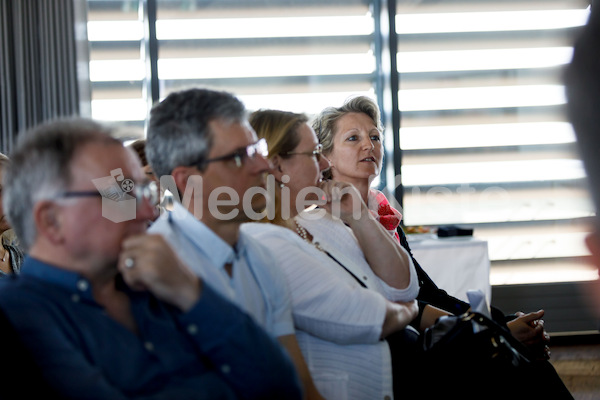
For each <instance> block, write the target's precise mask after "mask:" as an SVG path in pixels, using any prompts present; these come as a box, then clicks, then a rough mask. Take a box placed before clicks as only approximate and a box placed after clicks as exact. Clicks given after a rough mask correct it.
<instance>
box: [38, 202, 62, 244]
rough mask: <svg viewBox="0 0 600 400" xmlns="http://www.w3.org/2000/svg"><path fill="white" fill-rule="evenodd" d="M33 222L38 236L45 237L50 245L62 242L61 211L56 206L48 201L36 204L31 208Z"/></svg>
mask: <svg viewBox="0 0 600 400" xmlns="http://www.w3.org/2000/svg"><path fill="white" fill-rule="evenodd" d="M33 220H34V223H35V226H36V229H37V232H38V235H40V236H43V237H45V238H46V239H47V240H48V241H50V242H51V243H52V244H59V243H61V242H62V241H63V239H64V235H63V232H62V225H63V224H62V209H61V208H60V206H59V205H58V204H56V203H55V202H53V201H50V200H43V201H40V202H38V203H37V204H36V205H35V206H34V207H33Z"/></svg>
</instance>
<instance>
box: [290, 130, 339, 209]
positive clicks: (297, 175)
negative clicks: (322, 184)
mask: <svg viewBox="0 0 600 400" xmlns="http://www.w3.org/2000/svg"><path fill="white" fill-rule="evenodd" d="M297 134H298V136H299V138H300V141H299V142H298V145H297V146H296V148H294V149H293V150H292V151H291V153H296V154H294V155H290V156H288V157H286V158H281V161H280V166H279V168H280V171H279V173H280V174H281V175H282V176H284V175H287V177H288V178H289V182H285V185H286V186H287V187H288V188H289V190H290V201H291V202H292V203H294V204H292V210H295V200H296V196H297V195H298V193H299V192H300V191H301V190H302V189H304V188H307V187H311V186H316V185H317V184H318V183H319V181H320V179H321V171H322V170H324V169H326V168H328V167H329V163H328V162H327V160H326V159H325V158H324V157H317V156H315V155H312V154H311V152H312V151H314V150H315V148H316V147H317V145H318V144H319V141H318V139H317V136H316V135H315V131H314V130H313V129H312V128H311V127H310V125H308V124H306V123H304V124H302V125H300V127H299V128H298V132H297ZM298 153H301V154H298ZM286 180H287V178H286Z"/></svg>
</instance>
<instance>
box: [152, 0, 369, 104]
mask: <svg viewBox="0 0 600 400" xmlns="http://www.w3.org/2000/svg"><path fill="white" fill-rule="evenodd" d="M156 25H157V26H156V33H157V38H158V41H159V60H158V74H159V79H160V84H161V96H166V95H167V94H168V93H169V92H171V91H174V90H180V89H182V88H185V87H189V86H208V87H213V88H217V89H222V90H228V91H231V92H233V93H235V94H236V95H238V96H239V97H240V98H241V99H242V101H244V103H245V104H246V106H247V107H248V108H249V109H251V110H255V109H258V108H279V109H284V110H290V111H296V112H305V113H308V114H309V115H312V114H316V113H318V112H319V111H320V110H321V109H322V108H324V107H327V106H331V105H336V104H341V103H342V102H343V101H344V99H345V98H346V97H348V96H350V95H353V94H368V95H370V96H374V87H373V85H374V83H373V82H374V76H375V55H374V53H373V46H372V43H373V34H374V23H373V17H372V15H371V13H370V6H369V2H367V1H346V2H341V1H312V0H311V1H227V2H223V3H221V2H219V3H215V2H212V3H211V5H210V6H203V5H202V3H201V2H190V1H161V0H159V1H158V16H157V24H156Z"/></svg>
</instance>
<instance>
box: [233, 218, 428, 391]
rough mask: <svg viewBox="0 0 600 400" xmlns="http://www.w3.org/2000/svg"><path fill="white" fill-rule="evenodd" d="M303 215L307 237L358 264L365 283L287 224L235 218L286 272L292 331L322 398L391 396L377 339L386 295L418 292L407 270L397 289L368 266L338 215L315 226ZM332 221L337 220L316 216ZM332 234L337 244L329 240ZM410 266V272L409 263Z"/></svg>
mask: <svg viewBox="0 0 600 400" xmlns="http://www.w3.org/2000/svg"><path fill="white" fill-rule="evenodd" d="M303 222H304V221H303V220H302V219H301V218H300V219H299V223H301V224H302V225H303V226H304V227H305V228H306V229H307V230H308V231H309V232H310V233H311V234H312V235H313V236H314V238H315V241H319V243H320V244H321V245H322V247H323V248H325V249H327V250H328V252H330V253H331V254H332V255H333V256H334V257H335V258H336V259H337V260H338V261H340V262H341V263H342V264H343V265H344V266H345V267H346V268H348V269H350V270H352V271H353V273H355V274H357V272H358V274H357V276H358V277H360V279H362V280H363V281H364V282H365V283H366V284H367V287H368V288H369V289H371V290H368V289H365V288H364V287H362V286H361V285H360V284H359V283H358V282H357V280H356V279H355V278H354V277H353V276H352V275H350V274H349V273H348V272H347V271H346V270H345V269H344V268H342V267H341V266H340V265H339V264H338V263H337V262H335V261H334V260H333V259H332V258H330V257H329V256H328V255H327V254H325V253H324V252H322V251H320V250H318V249H317V248H316V247H315V246H314V245H312V244H310V243H308V242H306V241H304V240H303V239H302V238H301V237H300V236H299V235H297V234H296V233H295V232H293V231H291V230H290V229H287V228H283V227H280V226H276V225H273V224H265V223H248V224H244V225H242V230H243V231H244V232H245V233H247V234H249V235H252V236H254V237H255V238H257V239H259V240H260V242H261V243H262V244H263V245H265V246H267V247H268V248H269V249H270V250H271V252H272V253H273V255H274V257H275V259H276V262H277V264H278V266H279V267H280V268H282V270H283V271H284V273H285V275H286V278H287V280H288V283H289V286H290V289H291V294H292V303H293V305H292V314H293V317H294V324H295V327H296V336H297V339H298V343H299V345H300V348H301V350H302V353H303V355H304V358H305V360H306V362H307V364H308V367H309V370H310V372H311V375H312V377H313V380H314V381H315V384H316V386H317V388H318V389H319V391H320V393H321V394H322V395H323V396H324V397H325V398H327V399H356V400H362V399H392V398H393V391H392V390H393V388H392V368H391V366H392V364H391V357H390V351H389V347H388V345H387V343H386V342H385V341H382V340H380V339H379V338H380V336H381V328H382V325H383V321H384V318H385V309H386V298H388V299H389V300H401V301H409V300H413V299H414V298H415V297H416V295H417V293H418V283H417V280H416V277H415V278H414V279H412V275H411V284H410V285H409V286H408V287H407V288H405V289H395V288H391V287H389V286H388V285H386V284H385V283H384V282H382V281H381V280H380V279H379V278H378V277H377V276H376V275H375V274H374V273H373V271H372V270H371V269H370V267H369V265H368V264H367V262H366V260H365V258H364V255H363V254H362V251H361V250H360V247H359V246H358V243H357V241H356V239H355V238H354V236H353V235H352V232H349V234H350V236H348V231H349V229H348V228H347V227H346V226H345V225H344V224H343V223H341V224H337V223H336V224H335V225H336V228H335V229H331V228H330V227H329V228H327V229H324V231H325V232H321V229H320V228H319V229H318V227H317V226H314V225H310V224H309V223H306V224H304V223H303ZM310 222H313V221H310ZM332 222H337V221H330V222H329V223H328V224H327V223H324V224H325V225H330V224H331V223H332ZM309 225H310V226H309ZM311 228H312V229H311ZM321 233H323V234H324V235H323V236H321ZM325 239H328V240H325ZM338 240H341V241H342V242H343V245H342V246H341V247H340V248H334V246H337V245H339V243H338ZM411 273H412V274H414V275H416V274H415V273H414V267H413V266H412V265H411ZM413 280H414V286H415V287H413Z"/></svg>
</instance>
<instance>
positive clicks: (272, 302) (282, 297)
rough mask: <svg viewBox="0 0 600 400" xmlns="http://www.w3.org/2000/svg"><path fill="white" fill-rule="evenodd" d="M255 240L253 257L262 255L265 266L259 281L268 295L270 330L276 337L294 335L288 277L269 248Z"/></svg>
mask: <svg viewBox="0 0 600 400" xmlns="http://www.w3.org/2000/svg"><path fill="white" fill-rule="evenodd" d="M253 242H255V243H253V245H252V249H253V255H252V257H260V260H259V262H260V263H261V264H262V266H263V268H264V269H263V270H262V271H260V272H261V276H260V277H259V279H258V282H259V285H261V291H262V292H263V293H265V294H266V296H267V297H268V302H269V304H268V307H270V312H268V313H267V315H269V321H268V324H269V325H270V329H269V332H272V333H273V335H274V336H276V337H279V336H286V335H293V334H294V333H295V329H294V319H293V317H292V299H291V294H290V288H289V285H288V282H287V279H286V277H285V275H284V274H283V271H282V270H281V268H279V266H278V265H277V261H276V260H275V258H274V257H273V254H272V253H271V252H270V251H269V250H268V248H266V247H265V246H263V245H261V244H260V243H256V241H255V240H253ZM257 272H258V271H257Z"/></svg>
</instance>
